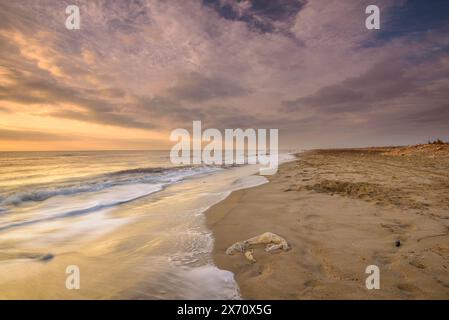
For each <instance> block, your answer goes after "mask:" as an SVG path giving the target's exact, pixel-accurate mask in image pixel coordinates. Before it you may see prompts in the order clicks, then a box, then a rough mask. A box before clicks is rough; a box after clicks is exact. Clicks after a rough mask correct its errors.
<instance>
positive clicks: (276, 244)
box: [226, 232, 290, 263]
mask: <svg viewBox="0 0 449 320" xmlns="http://www.w3.org/2000/svg"><path fill="white" fill-rule="evenodd" d="M258 244H266V246H265V251H266V252H273V251H276V250H280V249H282V250H284V251H286V250H288V249H290V246H289V245H288V243H287V241H286V240H285V239H284V238H282V237H281V236H278V235H277V234H274V233H271V232H265V233H262V234H261V235H258V236H256V237H252V238H250V239H248V240H244V241H239V242H236V243H234V244H233V245H232V246H230V247H229V248H228V249H227V250H226V254H228V255H233V254H234V253H243V254H244V255H245V258H246V259H248V260H249V261H251V262H253V263H254V262H256V259H254V256H253V251H252V250H250V248H251V246H253V245H258Z"/></svg>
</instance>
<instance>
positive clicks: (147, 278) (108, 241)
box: [0, 150, 293, 299]
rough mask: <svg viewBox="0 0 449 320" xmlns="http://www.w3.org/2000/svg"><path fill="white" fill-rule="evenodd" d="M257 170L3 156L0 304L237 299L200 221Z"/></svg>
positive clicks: (101, 157) (159, 159)
mask: <svg viewBox="0 0 449 320" xmlns="http://www.w3.org/2000/svg"><path fill="white" fill-rule="evenodd" d="M292 158H293V156H292V155H290V154H288V153H284V154H282V155H281V156H280V160H281V161H288V160H289V159H292ZM258 168H259V167H258V166H257V165H240V166H211V165H195V166H186V165H173V164H172V163H171V162H170V159H169V151H165V150H162V151H76V152H73V151H70V152H68V151H66V152H59V151H58V152H53V151H52V152H0V287H1V288H3V290H1V291H0V298H48V299H71V298H74V299H79V298H81V299H84V298H88V299H91V298H92V299H239V298H240V293H239V288H238V285H237V284H236V282H235V280H234V275H233V274H232V273H231V272H229V271H226V270H220V269H218V268H217V267H216V266H215V265H214V263H213V260H212V255H211V252H212V249H213V243H214V238H213V234H212V233H211V231H210V230H208V229H207V227H206V224H205V216H204V212H205V211H206V210H207V209H208V208H210V207H211V206H212V205H214V204H216V203H218V202H219V201H221V200H223V199H225V198H226V197H227V196H228V195H229V194H230V193H231V192H232V191H234V190H238V189H242V188H249V187H253V186H256V185H260V184H263V183H266V182H267V181H268V180H267V179H266V178H265V177H263V176H259V175H257V173H258ZM235 240H236V241H239V240H242V239H235ZM69 265H70V266H73V265H75V266H77V267H79V270H80V278H81V282H80V283H81V288H80V289H79V290H69V289H68V288H67V286H66V285H65V281H66V279H67V277H68V274H67V272H66V271H67V270H66V266H69Z"/></svg>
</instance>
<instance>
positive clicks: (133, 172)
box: [0, 166, 219, 210]
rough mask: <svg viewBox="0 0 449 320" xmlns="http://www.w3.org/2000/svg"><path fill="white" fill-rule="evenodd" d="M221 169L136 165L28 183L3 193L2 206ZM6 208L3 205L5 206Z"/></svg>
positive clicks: (173, 179)
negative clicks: (60, 180) (97, 173)
mask: <svg viewBox="0 0 449 320" xmlns="http://www.w3.org/2000/svg"><path fill="white" fill-rule="evenodd" d="M216 170H219V168H217V167H207V166H199V167H187V166H186V167H174V168H134V169H128V170H121V171H116V172H110V173H106V174H102V175H99V176H94V177H90V178H84V179H78V180H68V181H64V182H59V183H54V184H51V185H29V186H27V187H25V188H22V190H17V191H12V192H10V193H9V194H6V195H5V194H3V195H2V196H1V198H0V208H2V207H8V206H18V205H21V204H22V203H25V202H41V201H45V200H47V199H50V198H52V197H55V196H71V195H76V194H80V193H89V192H98V191H101V190H105V189H109V188H112V187H114V186H122V185H130V184H139V183H142V184H145V183H147V184H158V183H160V184H162V185H164V186H165V185H169V184H172V183H176V182H179V181H181V180H183V179H185V178H188V177H190V176H194V175H197V174H201V173H208V172H213V171H216ZM3 210H4V208H3Z"/></svg>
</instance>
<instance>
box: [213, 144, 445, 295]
mask: <svg viewBox="0 0 449 320" xmlns="http://www.w3.org/2000/svg"><path fill="white" fill-rule="evenodd" d="M384 152H387V153H388V152H396V153H397V149H395V148H374V149H372V148H371V149H369V148H366V149H344V150H316V151H308V152H305V153H303V154H300V155H299V157H298V158H297V159H295V160H293V161H291V162H288V163H284V164H282V165H281V166H280V167H279V171H278V173H277V174H275V175H273V176H268V179H269V183H266V184H263V185H260V186H257V187H253V188H249V189H243V190H238V191H234V192H232V193H231V194H230V195H229V196H228V197H227V198H226V199H225V200H223V201H221V202H219V203H218V204H215V205H214V206H212V207H211V208H209V209H208V210H207V211H206V212H205V216H206V224H207V227H208V228H209V229H210V230H211V231H212V233H213V235H214V239H215V242H214V248H213V260H214V263H215V264H216V265H217V267H218V268H220V269H223V270H227V271H231V272H233V274H234V277H235V280H236V282H237V283H238V285H239V287H240V292H241V295H242V298H243V299H447V298H448V297H449V276H448V270H449V261H448V260H449V245H448V244H449V241H448V240H449V236H448V230H449V229H448V228H449V225H448V222H447V221H448V218H449V217H448V216H449V215H448V213H447V208H448V207H449V202H448V203H446V202H445V199H447V196H446V195H445V192H446V194H447V191H448V189H449V186H447V185H444V181H445V179H446V178H447V173H446V172H445V168H446V165H447V163H448V162H449V161H448V160H447V157H437V158H435V157H434V158H432V157H430V158H429V157H427V156H425V155H423V154H416V155H415V154H413V155H411V156H406V157H403V156H401V157H397V156H394V155H387V154H384ZM399 155H401V154H399ZM423 192H424V193H426V192H427V193H428V195H427V196H424V197H423ZM264 232H273V233H276V234H278V235H280V236H281V237H284V238H285V239H286V240H287V241H288V243H289V244H290V246H291V249H290V250H288V251H286V252H284V251H281V252H276V253H266V252H264V246H258V247H257V246H256V247H254V248H253V249H254V252H253V256H254V258H255V259H256V262H255V263H251V262H250V261H249V260H247V259H245V257H244V256H243V254H234V255H232V256H231V255H226V254H225V251H226V249H227V248H228V247H229V246H230V245H232V244H233V243H235V242H237V241H242V240H246V239H248V238H251V237H253V236H256V235H259V234H261V233H264ZM397 244H399V245H397ZM369 265H376V266H378V267H379V269H380V274H381V278H380V279H381V280H380V286H381V289H380V290H368V289H367V288H366V286H365V280H366V278H367V277H368V274H365V269H366V267H367V266H369Z"/></svg>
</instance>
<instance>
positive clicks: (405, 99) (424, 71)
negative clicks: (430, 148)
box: [280, 59, 449, 121]
mask: <svg viewBox="0 0 449 320" xmlns="http://www.w3.org/2000/svg"><path fill="white" fill-rule="evenodd" d="M441 61H442V62H443V61H444V59H442V60H441ZM442 69H443V70H444V69H445V70H444V71H443V72H442ZM447 74H449V66H447V65H445V64H444V63H443V64H441V65H439V64H438V62H437V63H435V62H434V61H426V62H425V63H423V64H422V65H409V64H405V63H404V62H403V61H402V62H401V61H385V62H383V63H380V64H377V65H375V66H373V67H372V68H371V69H369V70H368V71H367V72H366V73H364V74H362V75H360V76H358V77H353V78H349V79H345V80H344V81H341V82H340V83H338V84H335V85H331V86H326V87H323V88H321V89H319V90H318V91H317V92H316V93H314V94H312V95H308V96H304V97H300V98H298V99H294V100H286V101H283V102H282V107H281V109H280V110H281V111H283V112H298V111H305V110H311V111H313V112H318V113H321V114H323V117H324V118H325V117H326V116H330V115H332V114H345V113H352V114H369V113H379V112H380V111H387V110H388V111H389V112H388V117H391V116H392V115H395V112H397V114H396V115H395V116H398V117H405V116H406V114H404V113H403V112H404V109H403V108H404V105H406V106H408V112H410V113H414V116H413V117H414V119H415V120H418V118H419V116H423V117H424V118H427V120H426V121H429V120H430V118H429V117H428V116H427V115H426V113H429V112H431V110H433V109H438V108H441V104H442V103H444V105H446V106H447V103H445V102H444V101H448V100H449V92H448V91H447V90H443V89H442V84H441V82H444V81H446V82H449V81H447V80H448V78H447ZM443 86H444V85H443ZM416 109H421V110H422V109H427V111H425V112H423V111H419V112H416V113H415V110H416ZM436 114H441V115H442V116H443V114H447V113H441V110H440V111H438V112H436ZM407 116H408V115H407ZM424 118H423V120H424ZM435 119H436V118H435Z"/></svg>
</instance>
